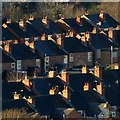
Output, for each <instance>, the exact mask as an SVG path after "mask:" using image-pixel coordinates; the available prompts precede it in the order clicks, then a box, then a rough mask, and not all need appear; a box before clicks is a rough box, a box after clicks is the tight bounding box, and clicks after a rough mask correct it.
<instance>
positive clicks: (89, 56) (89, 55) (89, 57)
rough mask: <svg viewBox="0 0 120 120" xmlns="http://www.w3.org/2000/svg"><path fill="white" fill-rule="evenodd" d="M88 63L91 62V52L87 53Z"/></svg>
mask: <svg viewBox="0 0 120 120" xmlns="http://www.w3.org/2000/svg"><path fill="white" fill-rule="evenodd" d="M88 62H92V52H88Z"/></svg>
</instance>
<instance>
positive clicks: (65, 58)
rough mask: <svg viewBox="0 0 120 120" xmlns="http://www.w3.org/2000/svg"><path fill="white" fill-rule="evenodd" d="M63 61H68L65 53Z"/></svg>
mask: <svg viewBox="0 0 120 120" xmlns="http://www.w3.org/2000/svg"><path fill="white" fill-rule="evenodd" d="M63 61H64V63H65V64H67V63H68V56H67V55H64V60H63Z"/></svg>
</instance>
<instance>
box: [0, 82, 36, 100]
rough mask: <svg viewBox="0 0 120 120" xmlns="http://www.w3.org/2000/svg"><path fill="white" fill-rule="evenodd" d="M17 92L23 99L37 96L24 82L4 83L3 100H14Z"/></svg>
mask: <svg viewBox="0 0 120 120" xmlns="http://www.w3.org/2000/svg"><path fill="white" fill-rule="evenodd" d="M22 90H23V91H22ZM15 92H17V93H18V94H21V95H22V96H23V97H24V96H33V95H36V94H35V93H34V92H33V91H29V90H28V89H27V88H26V87H25V85H24V84H23V83H22V82H8V83H2V99H3V100H4V101H6V100H11V99H13V95H14V93H15Z"/></svg>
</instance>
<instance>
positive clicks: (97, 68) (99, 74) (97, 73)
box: [94, 65, 102, 78]
mask: <svg viewBox="0 0 120 120" xmlns="http://www.w3.org/2000/svg"><path fill="white" fill-rule="evenodd" d="M94 75H95V76H96V77H98V78H102V68H101V67H100V66H98V65H97V66H95V67H94Z"/></svg>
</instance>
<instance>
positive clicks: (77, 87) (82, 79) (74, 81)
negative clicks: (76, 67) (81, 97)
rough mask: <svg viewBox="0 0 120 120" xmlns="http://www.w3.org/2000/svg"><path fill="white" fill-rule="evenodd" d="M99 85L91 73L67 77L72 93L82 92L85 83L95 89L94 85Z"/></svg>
mask: <svg viewBox="0 0 120 120" xmlns="http://www.w3.org/2000/svg"><path fill="white" fill-rule="evenodd" d="M95 80H96V81H97V83H99V81H98V80H97V79H96V78H95V76H94V75H93V74H91V73H86V74H77V73H76V74H70V75H69V86H70V87H71V88H72V89H73V90H74V91H78V92H79V91H81V90H83V86H84V84H85V83H90V84H91V85H92V86H91V87H93V88H95V86H96V83H95Z"/></svg>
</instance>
